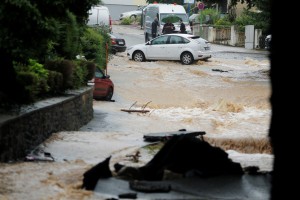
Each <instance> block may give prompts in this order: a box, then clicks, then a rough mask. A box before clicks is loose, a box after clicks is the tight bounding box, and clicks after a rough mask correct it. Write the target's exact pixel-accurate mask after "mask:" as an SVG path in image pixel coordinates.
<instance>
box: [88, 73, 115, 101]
mask: <svg viewBox="0 0 300 200" xmlns="http://www.w3.org/2000/svg"><path fill="white" fill-rule="evenodd" d="M88 85H93V86H94V90H93V98H94V99H95V100H106V101H111V98H112V96H113V94H114V83H113V82H112V81H111V79H110V76H109V75H105V74H104V72H103V71H102V70H100V69H98V68H97V69H96V72H95V78H93V79H92V80H90V81H89V83H88Z"/></svg>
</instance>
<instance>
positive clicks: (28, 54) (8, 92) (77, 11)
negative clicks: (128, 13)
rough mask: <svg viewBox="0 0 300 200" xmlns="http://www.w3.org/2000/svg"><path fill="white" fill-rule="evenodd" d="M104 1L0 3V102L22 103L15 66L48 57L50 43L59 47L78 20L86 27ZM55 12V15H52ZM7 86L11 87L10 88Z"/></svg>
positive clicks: (18, 0) (13, 0)
mask: <svg viewBox="0 0 300 200" xmlns="http://www.w3.org/2000/svg"><path fill="white" fill-rule="evenodd" d="M99 3H101V0H43V1H35V0H3V1H1V3H0V26H1V29H0V62H2V63H1V67H0V100H1V97H3V96H5V97H6V98H8V99H9V100H14V101H15V102H22V95H21V93H22V91H23V90H22V85H20V84H18V83H17V81H16V73H15V70H14V67H13V62H14V61H17V62H22V63H26V62H28V60H29V58H33V59H39V60H40V59H41V58H43V57H45V55H46V53H47V51H48V46H49V43H50V42H52V43H56V44H58V45H59V44H60V43H59V42H58V41H59V40H60V39H61V38H62V35H61V34H63V33H66V32H62V31H61V30H62V28H63V25H64V24H66V22H68V21H70V16H76V22H77V24H78V25H79V26H83V25H84V23H85V20H86V19H87V17H88V10H89V9H90V8H91V7H92V6H93V5H96V4H99ZM53 11H55V12H53ZM7 84H9V85H10V86H9V87H7Z"/></svg>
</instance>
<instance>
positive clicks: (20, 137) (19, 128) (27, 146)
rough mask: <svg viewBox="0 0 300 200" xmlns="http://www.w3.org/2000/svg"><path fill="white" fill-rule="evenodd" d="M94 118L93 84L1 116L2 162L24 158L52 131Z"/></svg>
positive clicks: (0, 142) (0, 160)
mask: <svg viewBox="0 0 300 200" xmlns="http://www.w3.org/2000/svg"><path fill="white" fill-rule="evenodd" d="M92 118H93V92H92V88H91V87H88V88H84V89H81V90H78V91H72V92H68V93H67V94H66V95H65V96H62V97H57V98H53V99H47V100H43V101H40V102H37V103H35V104H34V105H31V106H29V107H27V109H25V111H23V112H21V114H18V115H14V116H8V117H6V118H4V117H3V116H2V117H1V120H0V162H7V161H16V160H20V159H24V158H25V156H26V155H27V153H28V152H29V151H31V150H32V149H34V148H35V147H37V146H38V145H39V144H41V143H42V142H44V141H45V140H46V139H47V138H49V136H51V134H52V133H55V132H59V131H76V130H78V129H79V128H80V127H82V126H83V125H85V124H87V123H88V122H89V121H90V120H91V119H92Z"/></svg>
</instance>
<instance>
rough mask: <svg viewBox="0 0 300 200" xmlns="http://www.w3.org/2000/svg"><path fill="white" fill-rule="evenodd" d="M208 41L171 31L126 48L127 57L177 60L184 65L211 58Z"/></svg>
mask: <svg viewBox="0 0 300 200" xmlns="http://www.w3.org/2000/svg"><path fill="white" fill-rule="evenodd" d="M210 53H211V51H210V43H209V42H208V41H207V40H205V39H203V38H200V37H199V36H195V35H190V34H182V33H173V34H167V35H161V36H158V37H156V38H154V39H152V40H150V41H148V42H146V43H144V44H137V45H134V46H131V47H128V48H127V56H128V58H129V59H131V60H134V61H137V62H143V61H146V60H179V61H181V63H182V64H184V65H189V64H192V63H193V62H194V61H195V60H205V61H206V60H208V59H209V58H211V54H210Z"/></svg>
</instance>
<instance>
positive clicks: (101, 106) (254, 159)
mask: <svg viewBox="0 0 300 200" xmlns="http://www.w3.org/2000/svg"><path fill="white" fill-rule="evenodd" d="M223 57H224V56H223ZM223 57H222V56H220V57H212V58H211V59H210V60H209V61H208V62H203V61H198V62H196V63H194V64H192V65H182V64H180V63H179V62H173V61H156V62H154V61H153V62H142V63H138V62H134V61H131V60H128V58H127V57H126V53H118V54H116V55H114V56H113V57H112V58H111V59H110V61H109V63H108V68H107V73H108V74H109V75H110V77H111V79H112V80H113V82H114V84H115V91H114V96H113V99H114V100H115V102H106V101H94V119H93V120H92V121H91V122H90V123H88V124H87V125H86V126H84V127H82V128H81V129H80V130H79V131H71V132H58V133H53V135H52V137H51V138H49V139H48V140H47V141H45V142H44V143H43V144H41V146H40V148H41V149H43V150H44V151H47V152H50V153H51V154H52V156H53V157H54V158H55V162H18V163H2V164H0V199H1V200H2V199H11V200H12V199H14V200H15V199H23V200H24V199H30V200H35V199H36V200H41V199H51V200H54V199H101V195H99V194H94V193H93V192H90V191H85V190H82V189H81V188H80V186H81V184H82V178H83V177H82V175H83V173H84V172H85V171H86V170H87V169H89V168H90V167H92V166H93V165H95V164H97V163H99V162H101V161H103V160H104V159H105V158H107V157H108V156H110V155H111V156H112V159H111V164H114V163H115V162H123V163H126V164H128V163H131V160H130V157H129V156H128V155H130V154H133V153H134V152H135V151H136V150H137V149H139V148H140V147H142V146H144V145H146V144H147V142H145V141H143V135H144V134H147V133H152V132H164V131H176V130H179V129H186V130H188V131H205V132H206V135H205V139H206V140H207V141H209V142H210V143H211V144H213V145H216V146H219V147H221V148H223V149H224V150H226V152H227V153H228V154H229V157H230V158H232V159H233V160H234V161H236V162H240V163H241V164H242V166H243V167H246V166H253V165H254V166H258V167H259V168H260V170H261V171H271V170H272V161H273V156H272V154H271V147H270V145H269V143H268V130H269V123H270V118H271V108H270V102H269V98H270V94H271V87H270V79H269V68H270V63H269V60H268V58H267V57H266V59H259V60H256V59H254V58H255V57H254V58H247V57H246V58H244V57H243V58H242V59H236V58H234V59H228V58H223ZM121 109H147V110H149V112H147V113H145V114H143V113H127V112H123V111H121ZM149 159H151V154H147V153H144V154H142V157H141V158H140V161H139V162H138V163H132V164H133V165H143V164H145V163H146V162H147V161H148V160H149Z"/></svg>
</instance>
